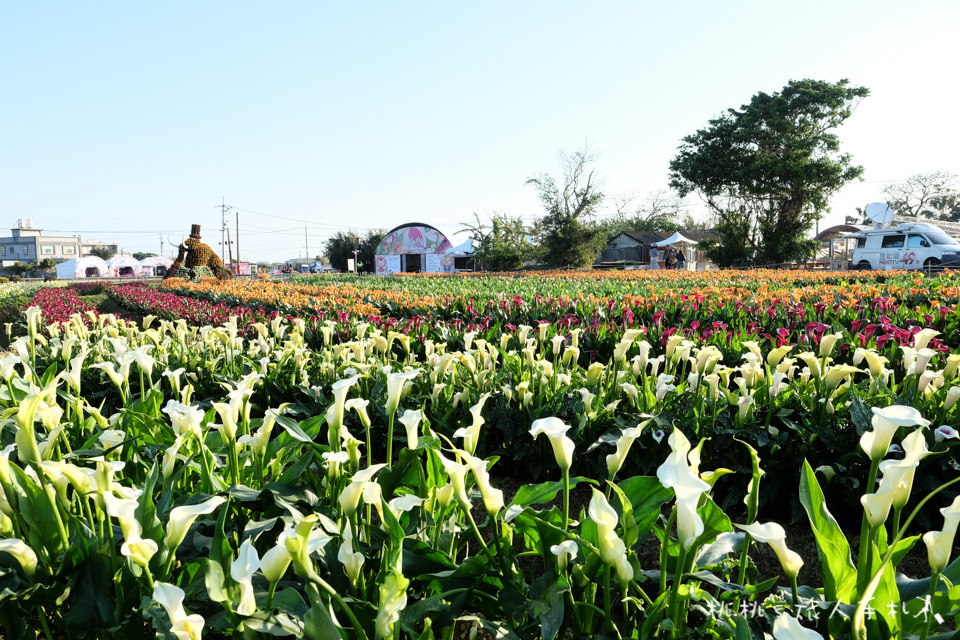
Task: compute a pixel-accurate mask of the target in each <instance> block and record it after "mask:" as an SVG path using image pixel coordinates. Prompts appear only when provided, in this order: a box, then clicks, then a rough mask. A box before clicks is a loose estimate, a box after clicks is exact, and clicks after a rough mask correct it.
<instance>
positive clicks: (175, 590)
mask: <svg viewBox="0 0 960 640" xmlns="http://www.w3.org/2000/svg"><path fill="white" fill-rule="evenodd" d="M185 595H186V594H184V592H183V589H181V588H180V587H177V586H175V585H172V584H167V583H166V582H157V583H156V584H154V585H153V599H154V600H156V601H157V602H159V603H160V605H161V606H162V607H163V608H164V610H166V612H167V617H169V618H170V630H171V631H172V632H173V634H174V635H175V636H177V640H200V638H201V635H202V633H203V625H204V624H205V622H206V621H205V620H204V619H203V616H201V615H199V614H196V613H194V614H191V615H188V614H187V612H186V610H185V609H184V608H183V599H184V597H185Z"/></svg>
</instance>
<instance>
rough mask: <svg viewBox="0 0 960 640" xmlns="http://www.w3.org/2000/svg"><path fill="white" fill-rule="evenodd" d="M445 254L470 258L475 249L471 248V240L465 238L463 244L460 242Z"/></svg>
mask: <svg viewBox="0 0 960 640" xmlns="http://www.w3.org/2000/svg"><path fill="white" fill-rule="evenodd" d="M446 253H452V254H454V255H456V256H460V257H464V256H472V255H473V254H474V253H476V249H475V248H474V246H473V238H467V239H466V240H465V241H464V242H461V243H460V244H458V245H457V246H455V247H453V248H451V249H449V250H447V252H446Z"/></svg>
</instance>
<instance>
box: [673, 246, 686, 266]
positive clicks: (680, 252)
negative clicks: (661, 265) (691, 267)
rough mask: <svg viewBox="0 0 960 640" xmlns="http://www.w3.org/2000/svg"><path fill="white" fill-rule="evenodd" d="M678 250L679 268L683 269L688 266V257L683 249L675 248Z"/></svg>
mask: <svg viewBox="0 0 960 640" xmlns="http://www.w3.org/2000/svg"><path fill="white" fill-rule="evenodd" d="M674 251H676V252H677V269H680V270H681V271H683V269H684V268H685V267H686V263H687V259H686V257H684V255H683V249H674Z"/></svg>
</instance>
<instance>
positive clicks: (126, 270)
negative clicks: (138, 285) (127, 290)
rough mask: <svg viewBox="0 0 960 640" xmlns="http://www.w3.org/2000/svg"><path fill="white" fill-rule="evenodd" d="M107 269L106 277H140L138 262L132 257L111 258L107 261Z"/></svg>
mask: <svg viewBox="0 0 960 640" xmlns="http://www.w3.org/2000/svg"><path fill="white" fill-rule="evenodd" d="M107 269H108V271H107V275H111V276H116V277H125V278H130V277H134V278H135V277H137V276H139V275H140V261H139V260H137V259H136V258H134V257H133V256H125V255H119V256H113V257H112V258H110V259H109V260H107Z"/></svg>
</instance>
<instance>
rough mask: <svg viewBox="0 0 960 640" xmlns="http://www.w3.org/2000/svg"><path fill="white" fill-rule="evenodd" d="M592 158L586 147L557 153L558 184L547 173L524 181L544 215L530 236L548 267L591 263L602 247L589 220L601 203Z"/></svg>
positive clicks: (600, 237) (599, 233)
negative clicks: (558, 159)
mask: <svg viewBox="0 0 960 640" xmlns="http://www.w3.org/2000/svg"><path fill="white" fill-rule="evenodd" d="M595 160H596V155H595V154H594V153H593V152H592V151H591V150H590V147H589V145H586V144H585V145H584V146H583V148H582V149H579V150H577V151H575V152H573V153H569V154H565V153H561V154H560V164H561V170H562V175H561V179H560V184H559V185H558V184H557V181H556V180H554V178H553V177H552V176H550V175H548V174H540V175H537V176H533V177H531V178H528V179H527V184H530V185H533V186H534V187H535V188H536V189H537V192H538V194H539V196H540V202H541V203H542V204H543V208H544V209H545V210H546V215H545V216H543V217H542V218H540V219H539V220H537V222H536V224H535V225H534V234H535V235H536V237H537V240H538V242H539V249H540V256H539V257H540V260H541V261H542V262H543V263H544V264H546V265H547V266H550V267H565V266H573V267H582V266H588V265H590V264H592V263H593V260H594V258H596V256H597V253H599V252H600V250H601V249H602V248H603V246H604V245H605V244H606V237H605V234H604V232H603V229H602V228H601V227H599V226H598V225H596V224H593V217H594V215H595V214H596V212H597V209H598V208H599V207H600V204H601V203H602V202H603V198H604V195H603V192H602V191H600V185H599V181H598V178H597V176H596V174H595V170H594V169H593V167H592V166H591V165H592V164H593V162H594V161H595Z"/></svg>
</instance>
